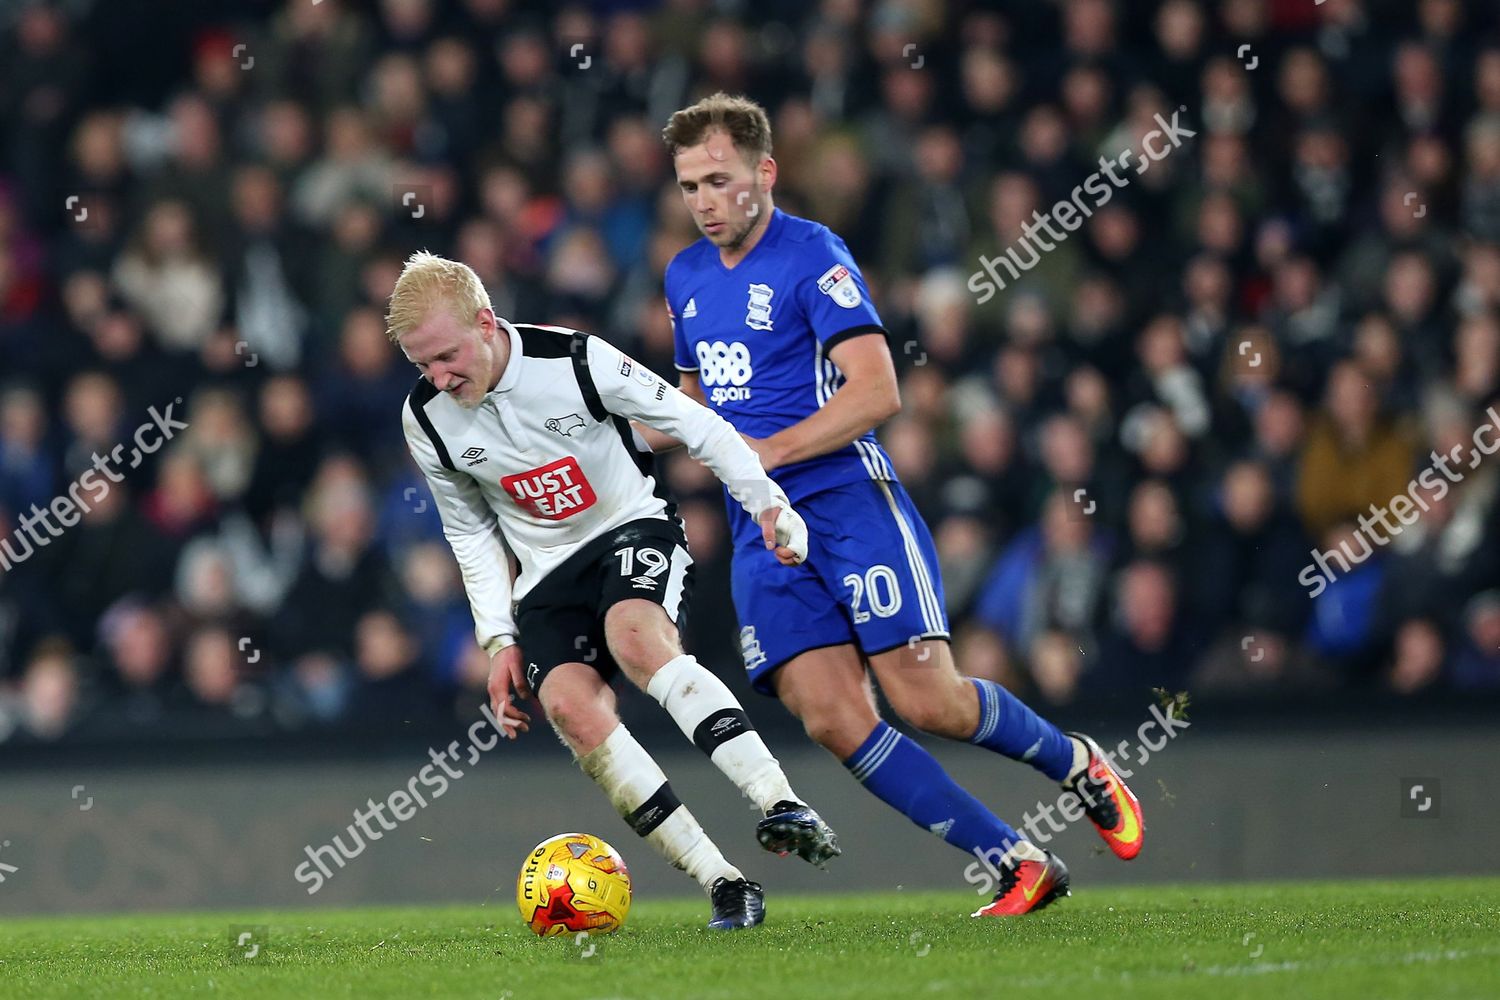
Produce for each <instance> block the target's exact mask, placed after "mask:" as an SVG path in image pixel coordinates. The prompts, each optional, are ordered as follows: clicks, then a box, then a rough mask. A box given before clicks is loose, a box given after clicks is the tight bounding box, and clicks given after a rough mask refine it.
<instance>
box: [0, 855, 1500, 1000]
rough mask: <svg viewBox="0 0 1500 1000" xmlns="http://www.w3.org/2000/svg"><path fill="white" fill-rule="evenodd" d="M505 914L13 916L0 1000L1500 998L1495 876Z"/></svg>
mask: <svg viewBox="0 0 1500 1000" xmlns="http://www.w3.org/2000/svg"><path fill="white" fill-rule="evenodd" d="M500 898H501V897H500V895H499V894H497V896H496V900H497V901H496V903H495V904H493V905H488V906H482V907H464V908H457V907H448V908H403V909H370V910H345V911H304V912H273V913H237V914H223V913H210V914H189V915H152V916H123V917H106V918H87V919H78V918H42V919H30V920H19V921H6V922H4V923H3V924H0V997H111V998H113V997H122V996H152V997H179V996H182V997H186V996H195V997H197V996H214V997H254V998H262V997H298V998H302V997H317V998H322V997H359V998H361V1000H367V998H375V997H482V998H486V1000H531V998H538V1000H571V998H589V997H592V998H601V1000H602V998H626V997H628V998H639V1000H647V998H650V1000H656V998H678V997H681V998H692V1000H709V998H725V1000H727V998H740V997H756V998H759V997H774V998H777V1000H805V998H817V1000H837V998H851V1000H854V998H857V1000H870V998H873V997H902V998H905V1000H913V998H917V997H923V996H933V997H987V998H993V997H1008V996H1026V997H1028V998H1031V997H1070V998H1077V997H1096V998H1108V1000H1116V998H1121V997H1152V998H1157V997H1183V998H1189V997H1191V998H1199V997H1205V996H1208V997H1213V998H1214V1000H1229V998H1235V997H1275V998H1277V1000H1291V998H1304V997H1315V998H1321V997H1350V998H1358V1000H1369V998H1372V997H1380V998H1388V997H1423V998H1427V997H1464V998H1474V997H1500V878H1486V879H1480V878H1472V879H1443V880H1422V881H1401V882H1338V883H1315V884H1308V883H1301V884H1295V885H1267V884H1256V885H1215V886H1176V887H1167V888H1131V889H1117V890H1098V889H1095V890H1090V891H1088V892H1085V893H1083V894H1081V895H1079V896H1075V897H1073V898H1071V899H1066V900H1063V901H1061V902H1060V903H1058V904H1056V905H1054V906H1053V907H1052V908H1050V909H1049V910H1047V911H1045V912H1043V913H1040V914H1035V915H1033V916H1030V917H1026V918H1022V919H1019V920H1005V921H1001V920H971V919H970V918H969V917H968V915H967V909H968V908H972V907H973V906H974V905H976V901H977V900H978V897H974V898H972V899H971V898H966V897H965V896H964V894H962V893H951V892H950V893H943V894H932V893H923V894H917V893H907V892H896V893H884V894H867V895H859V896H843V897H828V896H824V897H803V898H798V899H792V898H775V897H772V898H771V899H770V901H769V906H768V918H767V922H766V924H765V926H764V927H761V928H759V929H758V930H753V931H740V932H735V933H729V934H724V933H714V932H711V931H708V930H706V929H704V927H703V926H702V925H703V922H704V921H705V920H706V919H707V914H708V906H707V902H706V901H701V902H700V901H671V902H653V901H650V900H645V901H641V902H640V903H638V905H637V906H636V907H634V908H633V909H632V911H631V914H630V919H629V921H628V922H627V925H626V928H625V930H624V931H622V932H621V933H620V934H618V935H614V936H612V937H597V938H591V939H588V940H585V941H581V942H580V941H575V940H574V939H571V938H566V937H564V938H551V939H548V940H540V939H537V938H535V937H533V936H532V935H531V934H530V932H528V931H527V930H526V928H525V927H524V926H522V924H521V922H520V920H519V918H518V917H517V916H516V913H515V911H514V909H513V908H512V907H511V906H510V904H509V901H508V900H507V901H506V902H505V903H504V904H503V905H502V904H501V903H500V902H499V900H500ZM241 941H243V944H241V943H240V942H241Z"/></svg>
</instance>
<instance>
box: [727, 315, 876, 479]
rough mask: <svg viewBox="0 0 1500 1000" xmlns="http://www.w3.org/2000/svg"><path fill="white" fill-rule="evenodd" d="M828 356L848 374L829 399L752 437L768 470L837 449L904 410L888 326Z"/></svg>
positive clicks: (837, 346)
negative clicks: (776, 428)
mask: <svg viewBox="0 0 1500 1000" xmlns="http://www.w3.org/2000/svg"><path fill="white" fill-rule="evenodd" d="M828 356H829V358H831V359H832V361H833V363H834V364H835V365H837V366H838V369H839V371H841V372H843V374H844V379H845V381H844V384H843V385H841V386H839V388H838V390H837V391H836V392H834V394H833V396H832V397H830V398H829V400H828V402H827V403H825V404H823V407H822V408H821V409H819V410H817V411H816V412H814V413H813V414H812V415H811V416H809V417H806V418H805V419H803V420H799V421H798V422H797V423H795V424H792V425H791V426H790V427H787V428H785V429H784V430H780V431H777V432H776V433H775V434H772V435H771V436H770V437H768V438H759V439H752V440H751V441H750V446H751V447H752V448H754V449H755V451H756V454H758V455H760V459H761V462H762V464H764V465H765V467H766V468H767V469H768V470H770V471H773V472H774V471H775V470H776V469H779V468H781V467H782V466H785V465H791V464H792V463H794V462H803V461H806V460H807V459H809V458H816V457H817V456H819V455H826V454H828V453H829V452H834V451H838V450H839V449H840V448H843V447H846V446H847V445H849V444H850V443H851V442H853V441H857V440H859V439H860V438H862V437H864V436H865V435H866V434H868V433H869V432H870V431H872V430H874V429H875V428H877V427H879V426H880V425H881V424H883V423H885V421H886V420H888V419H890V418H891V417H893V416H895V415H896V414H897V413H900V412H901V390H900V388H899V385H898V383H897V381H896V365H895V362H893V361H892V360H891V351H890V348H889V347H887V346H886V342H885V336H884V333H883V331H881V330H879V329H873V328H872V329H871V331H870V332H869V333H868V334H862V335H860V336H856V337H850V338H849V339H848V340H844V341H841V342H840V343H838V344H835V345H834V348H833V350H832V351H830V352H829V353H828Z"/></svg>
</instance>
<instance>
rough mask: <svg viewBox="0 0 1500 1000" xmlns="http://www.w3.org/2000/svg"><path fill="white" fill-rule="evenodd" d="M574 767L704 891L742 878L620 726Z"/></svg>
mask: <svg viewBox="0 0 1500 1000" xmlns="http://www.w3.org/2000/svg"><path fill="white" fill-rule="evenodd" d="M578 763H579V764H580V765H581V766H582V767H583V771H584V773H585V774H587V775H588V776H589V777H590V778H593V779H594V781H595V782H596V783H597V784H598V785H599V787H600V788H602V789H604V794H605V795H607V796H609V801H610V802H611V803H613V804H614V807H615V810H616V811H617V812H619V814H620V815H621V816H623V817H624V818H625V822H627V823H629V824H630V826H631V828H632V829H634V830H635V832H636V833H637V834H638V835H639V836H641V837H643V838H645V840H646V841H647V842H648V843H649V844H650V845H651V846H652V847H654V848H656V850H657V851H658V852H659V853H660V854H661V856H662V857H664V858H666V859H667V861H668V863H670V864H671V865H672V867H674V868H679V869H681V870H682V871H685V872H687V873H688V874H689V875H691V876H692V877H693V878H694V879H696V880H697V882H698V884H699V885H701V886H702V887H703V888H704V889H705V890H707V889H710V888H712V887H713V884H714V882H715V881H716V880H717V879H719V878H727V879H737V878H743V877H744V876H743V875H742V874H741V873H740V870H739V869H738V868H736V867H735V866H734V865H732V864H730V863H729V862H728V861H726V860H724V855H723V854H721V853H719V848H718V847H717V845H715V844H714V842H713V841H712V840H710V839H709V836H708V834H706V833H704V832H703V827H701V826H699V825H698V821H697V820H696V819H694V818H693V814H692V813H691V812H689V811H688V808H687V806H685V805H683V804H682V801H681V800H680V799H678V798H677V795H676V793H675V792H673V791H672V785H671V783H670V782H668V781H667V776H666V775H665V774H664V773H662V769H661V768H660V767H659V766H658V765H657V763H656V761H655V760H653V759H652V757H651V755H650V754H649V753H647V752H646V749H645V747H643V746H641V745H640V744H639V743H637V742H636V740H635V737H634V736H632V735H630V730H628V729H626V728H625V725H624V723H621V724H620V725H618V726H616V727H615V729H614V732H612V733H610V734H609V737H608V738H607V739H605V741H604V742H603V743H601V744H599V746H597V747H595V748H594V750H593V751H592V752H590V753H588V754H585V755H584V756H582V757H580V758H578Z"/></svg>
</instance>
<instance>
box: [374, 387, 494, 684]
mask: <svg viewBox="0 0 1500 1000" xmlns="http://www.w3.org/2000/svg"><path fill="white" fill-rule="evenodd" d="M401 426H402V428H403V429H404V430H405V432H406V446H407V448H408V449H410V451H411V457H412V458H413V459H415V460H416V463H417V467H418V468H420V469H421V470H422V473H423V475H425V476H426V477H427V485H428V487H429V488H430V489H431V490H432V497H433V499H434V500H435V501H436V502H437V509H438V515H439V516H440V517H441V518H442V519H443V536H444V537H445V538H447V539H448V544H449V546H451V547H452V549H453V555H454V558H456V559H457V560H458V568H459V570H460V572H462V573H463V579H464V592H465V593H466V594H468V597H469V610H470V611H471V612H472V614H473V616H474V637H475V638H476V639H478V640H479V645H480V646H482V647H484V651H485V652H486V653H489V654H490V655H491V656H493V655H495V654H496V653H498V652H499V651H500V650H502V649H504V648H505V647H506V646H509V645H512V644H513V643H515V641H516V637H517V635H518V634H519V633H518V631H517V629H516V620H515V617H514V615H513V613H512V611H511V574H510V556H509V553H508V552H507V550H506V548H505V539H504V537H503V536H502V535H501V534H500V525H499V522H498V521H497V520H496V518H495V512H494V511H492V510H491V509H490V505H489V503H488V502H486V501H485V499H484V494H483V493H482V492H480V489H479V484H478V483H476V482H474V478H473V477H472V476H467V475H464V474H463V473H461V472H455V471H453V470H452V469H449V468H447V467H445V466H444V465H443V463H442V460H441V459H440V458H438V453H437V449H436V448H435V447H434V446H433V444H432V441H431V439H429V438H428V437H427V432H426V431H424V430H423V429H422V427H421V425H420V424H418V423H417V418H416V414H415V413H413V412H412V404H411V401H410V400H408V401H407V402H406V403H404V404H403V405H402V407H401Z"/></svg>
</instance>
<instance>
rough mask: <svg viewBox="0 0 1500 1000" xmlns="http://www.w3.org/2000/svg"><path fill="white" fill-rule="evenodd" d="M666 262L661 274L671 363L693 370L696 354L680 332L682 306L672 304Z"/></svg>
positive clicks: (669, 274) (670, 284) (696, 367)
mask: <svg viewBox="0 0 1500 1000" xmlns="http://www.w3.org/2000/svg"><path fill="white" fill-rule="evenodd" d="M675 263H676V261H675V260H674V261H671V262H669V263H668V264H667V273H666V274H665V275H663V276H662V286H663V290H664V292H665V293H666V300H667V318H668V319H670V320H671V321H672V364H673V366H674V367H675V368H676V369H677V370H678V371H680V372H695V371H697V370H698V356H697V355H696V354H694V353H693V350H692V348H690V347H688V342H687V336H686V335H685V334H684V333H683V332H682V320H680V319H678V318H677V317H678V316H679V315H680V310H681V309H682V308H685V307H683V306H674V305H672V264H675Z"/></svg>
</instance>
